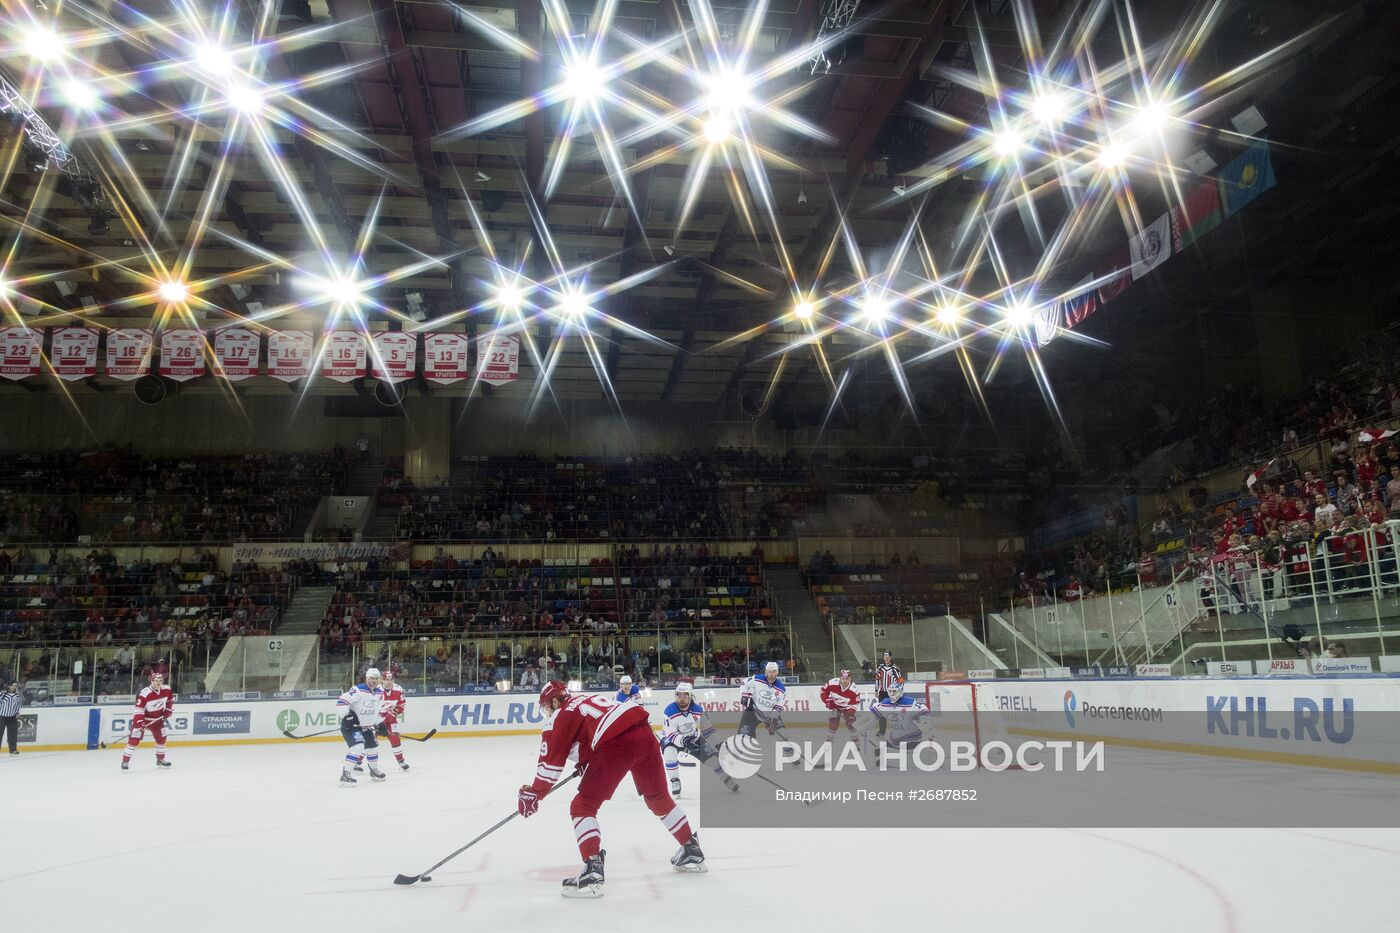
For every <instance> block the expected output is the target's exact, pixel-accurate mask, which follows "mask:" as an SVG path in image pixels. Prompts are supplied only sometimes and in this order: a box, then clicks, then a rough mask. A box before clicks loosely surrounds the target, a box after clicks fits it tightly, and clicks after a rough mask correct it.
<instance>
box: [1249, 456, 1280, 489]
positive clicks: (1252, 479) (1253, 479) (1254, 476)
mask: <svg viewBox="0 0 1400 933" xmlns="http://www.w3.org/2000/svg"><path fill="white" fill-rule="evenodd" d="M1277 459H1278V457H1275V458H1274V460H1277ZM1274 460H1270V461H1269V462H1268V463H1266V464H1264V465H1263V466H1261V467H1260V468H1259V469H1257V470H1252V471H1251V472H1250V474H1249V478H1248V479H1246V480H1245V481H1244V484H1245V485H1246V486H1248V487H1249V488H1250V489H1253V488H1254V484H1255V483H1257V482H1259V480H1260V479H1262V478H1263V476H1264V474H1265V473H1267V472H1269V467H1271V466H1273V465H1274Z"/></svg>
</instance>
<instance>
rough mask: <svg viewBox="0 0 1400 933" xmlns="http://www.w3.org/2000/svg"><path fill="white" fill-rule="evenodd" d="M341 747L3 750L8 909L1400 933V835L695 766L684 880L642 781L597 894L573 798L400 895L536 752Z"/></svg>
mask: <svg viewBox="0 0 1400 933" xmlns="http://www.w3.org/2000/svg"><path fill="white" fill-rule="evenodd" d="M342 748H343V747H342V746H338V745H337V744H331V743H322V742H303V743H299V744H279V745H244V746H223V747H197V748H181V747H180V746H179V745H172V746H171V760H172V761H174V763H175V767H174V768H172V769H170V770H168V771H162V772H157V770H156V768H155V765H154V758H153V754H152V752H151V749H150V746H149V744H148V745H146V746H144V747H143V748H142V749H141V750H140V751H139V752H138V754H137V756H136V758H135V759H134V760H133V763H132V770H131V771H130V772H129V773H122V772H121V771H120V770H119V769H118V758H119V755H120V752H118V751H115V750H108V751H91V752H53V753H42V752H36V753H26V754H22V755H19V756H16V757H10V756H8V755H6V756H0V827H3V829H2V830H0V839H3V840H4V848H5V854H6V857H5V858H4V860H3V868H0V919H3V920H4V921H5V923H6V926H7V928H9V929H16V930H18V929H40V928H42V929H51V930H80V929H99V930H138V929H141V930H145V929H152V928H160V929H169V928H183V927H186V926H187V925H188V928H190V929H198V930H236V929H246V928H247V925H248V923H249V922H255V923H261V924H268V925H269V927H268V928H269V929H272V930H308V931H320V930H325V931H344V930H349V929H365V928H371V929H373V928H381V929H382V928H388V929H400V930H409V929H419V930H449V929H454V930H455V929H463V930H465V929H488V930H492V931H525V930H532V931H533V930H540V929H548V928H550V927H553V926H558V927H560V928H568V929H582V930H602V929H623V928H629V929H636V928H652V929H670V928H675V929H680V930H689V929H698V928H711V927H714V928H733V927H735V926H737V925H739V924H742V923H747V922H760V923H765V922H766V923H767V924H771V925H772V928H774V929H779V930H786V929H795V928H798V927H799V926H800V927H805V928H810V929H838V930H839V929H870V928H872V927H873V926H875V925H878V927H879V928H881V929H887V928H891V927H896V928H904V929H929V930H1012V929H1015V930H1023V931H1035V933H1058V931H1065V933H1085V931H1090V930H1092V931H1097V930H1104V931H1108V930H1112V931H1122V930H1125V929H1126V930H1130V931H1132V933H1148V931H1162V933H1179V931H1188V930H1189V931H1192V933H1214V931H1257V933H1282V931H1294V930H1296V931H1308V933H1315V931H1318V930H1324V929H1332V930H1345V931H1349V933H1366V931H1383V930H1386V931H1390V930H1395V929H1397V928H1400V921H1398V920H1397V917H1400V884H1397V880H1396V879H1397V877H1400V833H1397V832H1396V831H1393V830H1367V831H1356V830H1346V831H1341V830H1337V831H1318V830H1305V831H1291V830H1210V831H1186V830H1170V831H1167V830H1137V831H1131V830H1117V831H1103V830H1094V831H1076V830H991V831H967V830H958V831H951V830H949V831H939V830H898V831H874V830H860V831H844V830H782V831H774V830H746V831H739V830H714V831H704V830H703V826H704V815H703V813H699V814H697V813H696V810H697V809H698V806H697V803H696V797H697V795H698V789H697V787H696V782H697V778H696V776H695V771H694V770H693V769H687V770H686V771H684V772H683V773H684V777H685V780H686V781H687V782H688V786H687V789H686V791H685V792H684V793H683V794H682V796H681V802H682V803H683V804H685V805H686V806H687V808H688V809H689V811H690V814H691V817H692V820H694V821H696V822H698V824H699V825H700V826H701V829H702V833H701V839H702V842H703V844H704V848H705V852H706V855H707V856H708V860H709V869H710V870H709V872H708V873H707V874H678V873H675V872H673V871H672V870H671V867H670V865H669V864H668V861H667V860H668V858H669V857H670V856H671V854H672V853H673V852H674V851H675V848H676V846H675V843H674V842H673V841H672V839H671V838H670V837H669V836H668V835H667V834H666V833H665V832H664V831H663V830H662V829H661V827H660V826H659V824H658V823H657V821H656V819H655V818H654V817H653V816H652V815H651V814H650V813H649V812H648V811H647V810H646V809H645V807H644V806H643V805H642V802H641V800H640V799H639V798H638V797H636V796H635V794H634V793H632V792H631V790H630V785H629V784H627V783H624V785H623V789H622V790H621V791H619V794H618V796H617V797H616V798H615V799H614V800H613V801H612V802H611V803H610V804H608V805H607V806H606V807H604V809H603V810H602V812H601V814H600V821H601V823H602V828H603V845H604V848H605V849H606V850H607V852H608V860H607V870H608V876H607V877H608V880H607V893H606V896H605V897H603V898H602V899H600V900H594V901H566V900H564V899H562V898H560V897H559V893H558V892H559V882H560V880H561V879H562V878H564V877H565V876H569V875H573V874H574V873H576V872H577V870H578V857H577V851H576V849H575V847H574V842H573V835H572V832H571V829H570V824H569V819H568V806H567V795H568V792H569V791H568V789H565V791H562V792H561V794H560V797H559V798H551V799H548V800H546V801H545V802H544V804H543V805H542V806H541V809H540V813H539V815H538V816H536V817H534V818H532V819H530V820H528V821H523V820H519V819H517V820H513V821H512V822H510V823H508V824H507V825H506V826H505V827H504V828H502V829H501V830H500V831H499V832H497V833H496V834H494V835H493V836H491V837H490V838H489V839H487V840H486V841H485V842H483V843H481V844H480V845H478V846H477V847H476V848H474V849H472V850H470V851H468V852H467V853H466V854H464V855H462V856H461V857H459V858H458V859H457V860H455V861H453V862H451V863H449V864H448V865H447V866H445V867H444V868H442V869H440V870H439V871H437V872H436V873H435V874H434V880H433V881H432V882H431V883H420V884H417V885H414V886H412V887H399V886H395V885H394V884H392V879H393V877H394V875H395V874H397V873H399V872H404V873H408V874H417V873H418V872H420V871H422V870H423V869H425V868H427V867H428V866H429V865H431V864H432V863H434V862H436V861H437V860H438V859H439V858H441V857H442V856H444V855H446V854H447V853H449V852H451V851H452V850H453V849H455V848H457V847H458V846H459V845H461V844H462V843H464V842H466V841H467V840H468V839H470V838H471V837H472V836H475V835H476V834H477V833H479V832H480V831H482V830H483V829H485V828H486V827H488V826H490V825H491V824H492V823H494V822H495V821H497V820H498V819H500V818H501V817H502V816H504V815H506V814H508V813H510V812H511V811H513V809H514V807H515V790H516V788H517V787H518V786H519V785H520V784H521V783H523V782H526V781H528V780H529V779H530V777H531V775H532V772H533V766H534V759H535V754H536V750H537V748H538V742H537V740H535V739H533V738H530V737H527V736H515V737H494V738H476V739H454V738H445V737H439V738H436V739H434V740H432V741H430V742H428V743H425V744H417V743H405V749H406V751H407V754H408V757H409V761H410V762H411V764H412V766H413V770H412V771H410V772H408V773H402V772H399V771H398V770H397V769H396V768H394V767H393V762H392V759H389V761H388V765H389V768H387V769H386V770H388V772H389V779H388V781H387V782H385V783H383V784H378V785H375V784H370V783H369V782H367V781H362V783H361V784H360V785H359V786H357V787H355V788H352V789H341V788H340V787H338V786H337V784H336V778H337V777H338V775H339V770H340V768H339V759H340V756H341V754H342ZM1298 805H1299V806H1300V807H1302V806H1307V805H1308V801H1307V800H1305V799H1304V800H1299V801H1298ZM1383 805H1385V806H1394V805H1395V804H1394V801H1393V800H1391V801H1387V802H1385V803H1384V804H1383ZM697 816H698V819H697ZM577 924H582V925H581V926H577Z"/></svg>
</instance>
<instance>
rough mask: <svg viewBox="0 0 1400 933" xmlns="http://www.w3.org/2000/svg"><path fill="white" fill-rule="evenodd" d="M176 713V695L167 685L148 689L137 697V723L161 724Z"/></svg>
mask: <svg viewBox="0 0 1400 933" xmlns="http://www.w3.org/2000/svg"><path fill="white" fill-rule="evenodd" d="M173 712H175V694H174V693H173V692H171V690H170V688H169V687H167V686H166V685H165V684H161V685H160V687H158V688H157V687H147V688H145V689H144V690H142V691H141V692H140V694H138V695H137V697H136V709H135V716H134V718H135V719H136V721H137V722H143V723H147V724H150V723H153V722H160V721H161V720H163V719H165V718H166V717H167V716H169V715H170V714H171V713H173Z"/></svg>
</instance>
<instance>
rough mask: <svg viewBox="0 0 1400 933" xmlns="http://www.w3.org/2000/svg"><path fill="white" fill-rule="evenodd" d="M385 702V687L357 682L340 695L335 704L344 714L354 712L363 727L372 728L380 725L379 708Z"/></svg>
mask: <svg viewBox="0 0 1400 933" xmlns="http://www.w3.org/2000/svg"><path fill="white" fill-rule="evenodd" d="M383 703H384V688H383V687H370V686H368V685H366V684H356V685H355V686H353V687H351V688H350V689H349V690H346V691H345V692H344V693H342V694H341V695H340V699H338V700H336V701H335V706H336V709H337V710H339V711H340V713H341V714H342V715H343V714H345V713H354V714H355V718H356V719H358V720H359V723H360V727H361V728H363V729H372V728H374V727H375V726H377V725H379V719H380V716H379V708H380V706H382V705H383Z"/></svg>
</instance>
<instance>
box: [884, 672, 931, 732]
mask: <svg viewBox="0 0 1400 933" xmlns="http://www.w3.org/2000/svg"><path fill="white" fill-rule="evenodd" d="M870 712H871V713H873V714H874V715H875V717H876V723H875V725H877V726H878V725H879V724H883V726H884V728H883V729H881V730H880V731H882V732H883V733H884V741H885V744H887V745H895V746H898V745H910V744H914V743H916V742H922V741H923V740H924V739H925V737H926V732H927V729H928V727H929V725H930V721H929V711H928V706H927V705H926V704H925V703H924V702H923V701H922V700H916V699H914V698H913V697H912V696H910V695H909V694H907V693H905V692H904V684H902V683H898V682H895V683H892V684H890V685H889V687H888V688H887V689H886V691H885V695H884V696H883V697H880V698H877V699H876V700H875V702H874V703H873V704H871V706H870Z"/></svg>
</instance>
